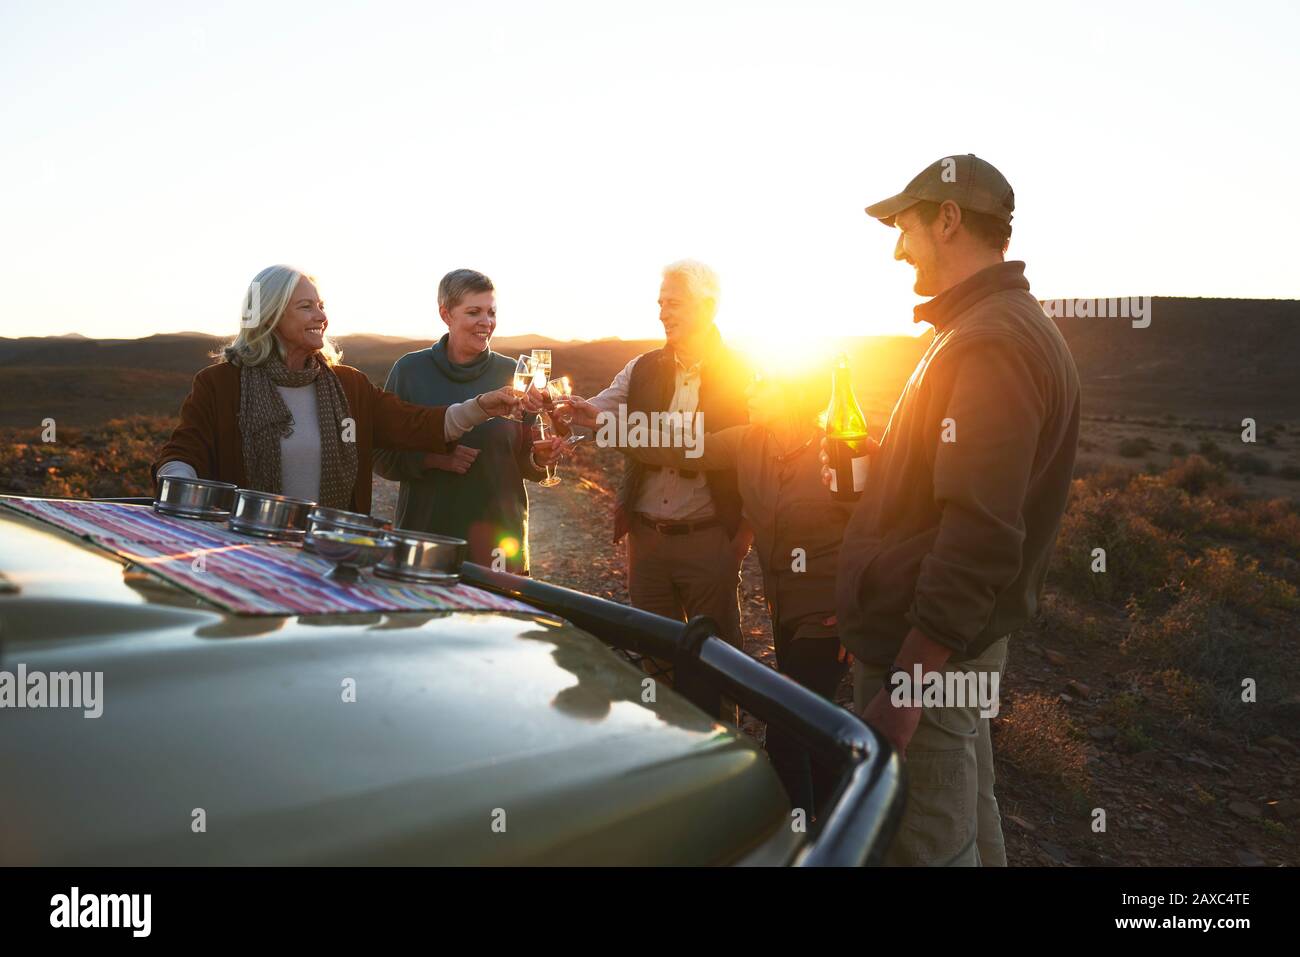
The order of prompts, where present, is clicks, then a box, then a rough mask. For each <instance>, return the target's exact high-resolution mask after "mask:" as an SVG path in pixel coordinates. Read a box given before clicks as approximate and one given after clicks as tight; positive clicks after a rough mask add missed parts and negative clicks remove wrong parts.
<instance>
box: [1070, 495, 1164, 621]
mask: <svg viewBox="0 0 1300 957" xmlns="http://www.w3.org/2000/svg"><path fill="white" fill-rule="evenodd" d="M1073 493H1074V494H1073V495H1072V500H1071V503H1070V507H1069V508H1068V509H1067V511H1066V513H1065V517H1064V518H1063V519H1062V521H1061V530H1060V535H1059V537H1058V539H1057V543H1056V551H1055V554H1054V559H1053V564H1054V568H1055V571H1056V580H1057V581H1058V582H1060V583H1061V585H1062V587H1064V588H1065V590H1067V591H1068V592H1070V593H1071V594H1072V595H1074V596H1076V597H1090V598H1097V599H1100V600H1102V601H1119V602H1122V601H1123V600H1124V599H1125V598H1127V597H1129V596H1131V595H1136V596H1139V597H1143V596H1145V595H1147V594H1148V593H1149V592H1151V591H1153V590H1156V589H1159V588H1161V587H1162V586H1163V585H1164V584H1165V583H1166V582H1167V581H1168V579H1169V577H1170V574H1171V572H1172V570H1173V567H1174V562H1175V559H1176V558H1177V556H1178V555H1179V553H1180V546H1181V543H1180V541H1179V539H1178V537H1177V536H1176V535H1171V534H1170V533H1168V532H1165V531H1163V530H1161V529H1160V528H1158V527H1156V525H1155V524H1154V523H1153V522H1152V521H1151V520H1150V519H1149V518H1147V517H1146V516H1145V515H1142V514H1141V513H1140V512H1138V511H1136V510H1135V509H1134V508H1133V507H1132V505H1131V504H1130V502H1129V500H1128V498H1127V496H1126V493H1125V491H1124V490H1122V489H1113V488H1108V489H1104V490H1100V491H1099V490H1098V489H1096V488H1095V487H1094V486H1093V485H1092V484H1091V482H1089V481H1087V480H1078V481H1076V482H1075V483H1074V490H1073ZM1096 548H1103V549H1105V551H1106V571H1105V572H1093V570H1092V565H1093V557H1092V553H1093V549H1096Z"/></svg>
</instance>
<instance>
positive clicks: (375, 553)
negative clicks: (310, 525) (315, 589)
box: [312, 529, 397, 581]
mask: <svg viewBox="0 0 1300 957" xmlns="http://www.w3.org/2000/svg"><path fill="white" fill-rule="evenodd" d="M372 531H374V532H378V531H379V530H378V529H374V530H372ZM312 539H313V543H314V549H313V550H314V551H315V552H316V554H317V555H319V556H320V557H321V558H324V559H325V560H326V561H331V562H333V563H334V570H333V571H332V572H330V573H329V575H328V576H327V577H329V578H333V579H335V580H336V581H356V580H357V578H358V577H359V576H360V573H361V569H363V568H369V567H370V566H371V565H374V564H375V563H376V562H379V561H381V560H383V559H385V558H387V557H388V556H389V555H391V554H392V552H393V546H394V545H396V544H397V543H396V542H394V541H393V540H392V539H391V538H385V537H384V536H383V534H382V533H380V534H371V535H366V534H358V533H356V532H351V531H346V530H342V529H337V530H335V529H316V530H315V531H313V532H312Z"/></svg>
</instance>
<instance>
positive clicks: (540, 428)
mask: <svg viewBox="0 0 1300 957" xmlns="http://www.w3.org/2000/svg"><path fill="white" fill-rule="evenodd" d="M549 438H550V436H549V435H547V434H546V423H545V422H543V421H542V419H541V418H540V417H539V418H538V419H537V421H536V422H534V423H533V441H534V442H545V441H546V440H547V439H549ZM558 467H559V466H558V464H557V463H552V464H550V465H548V466H546V478H544V479H542V480H541V481H540V482H538V483H537V484H538V485H540V486H541V487H542V488H554V487H555V486H557V485H559V484H560V477H559V476H558V475H556V474H555V472H556V470H557V468H558Z"/></svg>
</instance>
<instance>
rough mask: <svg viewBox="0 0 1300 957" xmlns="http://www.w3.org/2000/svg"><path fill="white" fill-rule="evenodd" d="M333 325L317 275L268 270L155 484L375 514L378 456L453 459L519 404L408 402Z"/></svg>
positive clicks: (508, 398)
mask: <svg viewBox="0 0 1300 957" xmlns="http://www.w3.org/2000/svg"><path fill="white" fill-rule="evenodd" d="M328 326H329V320H328V319H327V318H326V316H325V303H324V302H323V301H322V300H321V298H320V294H319V292H318V291H317V289H316V280H315V279H314V278H313V277H312V276H309V275H307V274H306V273H304V272H302V271H301V270H298V269H294V268H293V267H290V266H270V267H268V268H266V269H263V270H262V271H261V272H259V273H258V274H257V275H256V276H255V277H254V278H253V281H252V283H251V284H250V285H249V288H248V292H247V294H246V295H245V297H244V310H243V318H242V320H241V322H240V330H239V335H238V336H236V338H235V339H234V341H233V342H231V343H230V345H228V346H227V347H226V348H225V349H223V350H222V351H221V352H219V353H217V354H215V355H214V357H213V358H218V359H219V361H218V362H217V363H216V364H214V365H210V366H208V367H207V368H206V369H204V370H202V371H201V372H199V373H198V375H196V376H195V377H194V385H193V388H192V390H191V391H190V394H189V396H188V397H186V399H185V402H184V403H183V404H182V406H181V413H180V417H181V422H180V425H178V426H177V427H176V430H175V431H174V432H173V433H172V436H171V438H170V439H169V440H168V442H167V444H166V445H164V446H163V448H162V451H161V452H159V454H158V458H157V460H156V461H155V463H154V466H153V474H154V477H155V479H156V478H157V477H158V476H161V475H183V476H190V477H198V478H208V479H217V480H219V481H224V482H232V483H234V484H236V485H239V486H240V487H242V488H252V489H257V490H259V491H264V492H276V493H280V494H283V495H289V496H292V497H294V498H304V499H308V500H310V501H313V502H317V503H319V504H321V505H326V506H329V507H332V508H344V509H349V510H351V511H356V512H369V511H370V496H371V481H370V476H371V456H372V454H373V451H374V449H377V448H386V449H401V450H408V451H421V452H440V453H441V452H447V451H448V449H449V448H451V447H452V446H453V445H454V444H455V442H456V440H457V439H459V438H460V436H462V435H463V434H464V433H466V432H468V431H469V430H470V429H472V428H474V427H475V426H476V425H479V424H481V423H483V422H486V421H487V420H488V419H489V418H492V417H493V416H499V415H509V414H511V413H512V412H513V411H514V410H515V409H516V408H517V407H518V405H519V404H520V397H519V396H518V395H517V394H516V393H515V392H514V391H513V390H512V389H511V388H509V387H506V388H501V389H497V390H495V391H493V392H487V393H484V394H483V395H479V396H476V397H475V398H472V399H469V400H467V401H465V402H460V403H457V404H456V405H451V406H442V407H437V408H429V407H426V406H419V405H412V404H410V403H407V402H403V401H402V400H401V399H399V398H398V397H397V396H395V395H393V394H392V393H389V392H385V391H384V390H383V389H380V388H377V387H376V386H374V385H372V384H371V383H370V380H369V379H367V378H366V376H365V374H364V373H362V372H361V371H360V370H358V369H354V368H352V367H351V366H346V365H342V364H341V363H340V362H339V359H340V355H339V351H338V349H337V348H336V347H335V346H334V344H333V343H332V342H330V340H329V339H327V338H326V337H325V330H326V328H328ZM533 401H534V400H532V399H527V400H526V403H532V402H533ZM536 404H537V405H540V402H537V403H536ZM534 411H535V410H534Z"/></svg>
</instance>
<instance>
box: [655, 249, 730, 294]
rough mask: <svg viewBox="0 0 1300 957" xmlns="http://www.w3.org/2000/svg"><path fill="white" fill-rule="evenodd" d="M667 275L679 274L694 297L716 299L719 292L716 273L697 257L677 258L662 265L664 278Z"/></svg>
mask: <svg viewBox="0 0 1300 957" xmlns="http://www.w3.org/2000/svg"><path fill="white" fill-rule="evenodd" d="M669 276H680V277H681V278H682V279H684V280H686V288H687V289H689V290H690V291H691V295H692V296H694V297H695V298H696V299H712V300H713V301H714V302H717V301H718V295H719V294H720V292H721V288H720V285H719V283H718V274H717V273H716V272H714V271H713V269H712V267H710V266H706V265H705V264H704V263H702V262H700V261H699V260H698V259H679V260H677V262H675V263H669V264H668V265H667V266H665V267H664V278H665V279H667V278H668V277H669Z"/></svg>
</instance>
